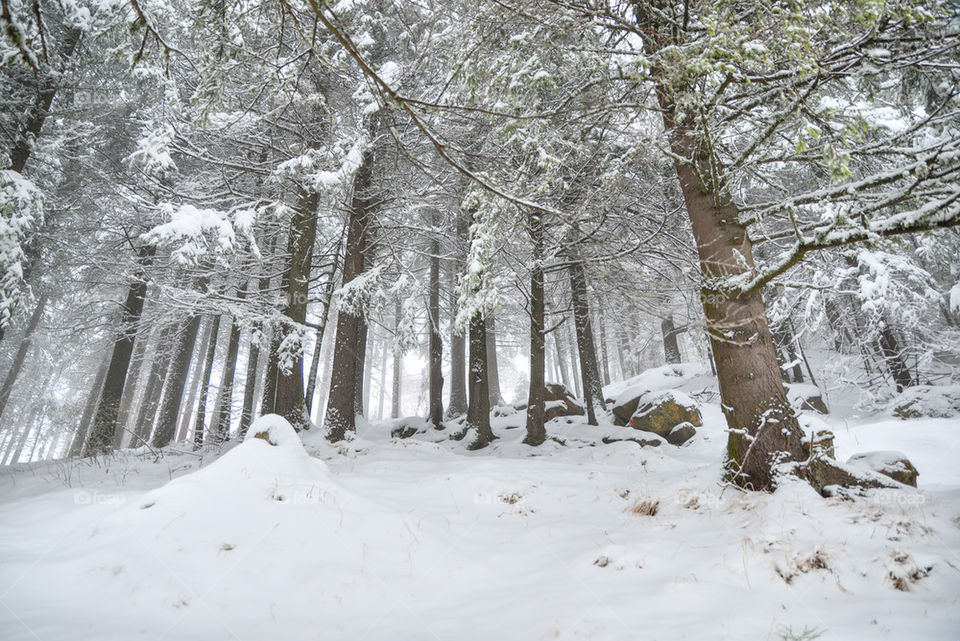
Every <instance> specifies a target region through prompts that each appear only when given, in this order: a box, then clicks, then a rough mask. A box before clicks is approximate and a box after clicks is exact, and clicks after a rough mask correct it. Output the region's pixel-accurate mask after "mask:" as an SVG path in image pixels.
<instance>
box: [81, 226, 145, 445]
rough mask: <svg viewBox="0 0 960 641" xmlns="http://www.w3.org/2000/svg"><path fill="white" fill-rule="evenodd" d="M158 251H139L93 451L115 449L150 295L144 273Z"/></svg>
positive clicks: (96, 420)
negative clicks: (145, 303) (132, 359)
mask: <svg viewBox="0 0 960 641" xmlns="http://www.w3.org/2000/svg"><path fill="white" fill-rule="evenodd" d="M155 253H156V248H155V247H154V246H153V245H145V246H143V247H141V248H140V249H139V251H138V258H137V263H138V269H137V271H138V273H137V274H135V276H134V280H133V282H131V283H130V286H129V288H128V289H127V299H126V301H125V302H124V304H123V316H122V318H121V320H120V334H119V337H118V338H117V340H116V342H115V343H114V344H113V355H112V356H111V357H110V367H109V368H108V369H107V378H106V381H104V384H103V393H101V395H100V401H99V402H98V403H97V413H96V414H95V415H94V418H93V429H92V431H91V432H90V437H89V438H88V439H87V441H88V443H87V449H88V451H89V453H90V454H94V455H96V454H104V453H106V452H109V451H111V450H112V449H113V443H114V436H115V434H116V431H117V417H118V414H119V411H120V401H121V400H122V398H123V388H124V386H125V385H126V382H127V370H128V369H129V368H130V357H131V356H132V355H133V342H134V341H135V340H136V336H137V333H136V326H137V324H138V323H139V322H140V315H141V313H142V312H143V301H144V299H145V297H146V295H147V281H146V280H145V278H144V272H145V271H146V268H147V267H148V266H149V265H150V263H151V262H152V261H153V256H154V254H155Z"/></svg>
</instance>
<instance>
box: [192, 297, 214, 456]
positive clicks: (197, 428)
mask: <svg viewBox="0 0 960 641" xmlns="http://www.w3.org/2000/svg"><path fill="white" fill-rule="evenodd" d="M220 318H221V316H220V314H217V315H216V316H214V317H213V320H212V321H211V323H212V324H211V326H210V338H208V339H207V350H206V354H204V357H203V372H202V373H201V374H200V378H199V382H200V401H199V402H198V403H197V415H196V418H195V419H194V422H193V447H194V448H195V449H198V448H200V447H202V446H203V437H204V427H205V426H206V421H207V397H208V396H209V395H210V375H211V374H212V373H213V359H214V358H216V355H217V339H218V337H219V335H220ZM187 407H189V405H188V406H187ZM214 424H216V423H214Z"/></svg>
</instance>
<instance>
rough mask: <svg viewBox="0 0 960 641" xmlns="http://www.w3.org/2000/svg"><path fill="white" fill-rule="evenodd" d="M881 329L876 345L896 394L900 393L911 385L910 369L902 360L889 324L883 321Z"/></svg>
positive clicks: (898, 345) (898, 344)
mask: <svg viewBox="0 0 960 641" xmlns="http://www.w3.org/2000/svg"><path fill="white" fill-rule="evenodd" d="M882 322H883V327H882V328H881V329H880V337H879V339H878V340H877V344H879V345H880V353H881V354H883V362H884V363H885V364H886V366H887V370H889V372H890V377H891V378H893V382H894V384H896V386H897V392H902V391H903V390H905V389H906V388H908V387H911V386H912V385H913V377H912V376H910V368H909V367H907V364H906V362H905V361H904V360H903V352H902V351H901V349H900V343H899V342H898V341H897V337H896V335H895V334H894V333H893V330H892V329H890V324H889V323H887V321H886V319H884V320H883V321H882Z"/></svg>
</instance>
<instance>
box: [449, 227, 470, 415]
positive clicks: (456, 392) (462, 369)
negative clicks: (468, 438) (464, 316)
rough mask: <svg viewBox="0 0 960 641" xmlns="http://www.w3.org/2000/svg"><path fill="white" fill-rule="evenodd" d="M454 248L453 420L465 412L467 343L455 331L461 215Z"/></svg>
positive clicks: (464, 233)
mask: <svg viewBox="0 0 960 641" xmlns="http://www.w3.org/2000/svg"><path fill="white" fill-rule="evenodd" d="M456 233H457V238H456V246H455V247H454V250H453V255H454V258H453V259H452V260H451V261H450V262H449V269H450V402H449V405H448V406H447V416H448V417H450V418H454V417H457V416H462V415H463V414H465V413H466V411H467V377H466V360H467V359H466V348H467V342H466V340H465V338H464V335H463V332H460V331H458V330H457V324H456V320H457V298H458V296H457V275H458V274H461V273H463V269H464V264H463V258H462V256H463V255H464V254H465V252H466V249H465V248H464V244H465V243H466V240H467V234H468V231H467V219H466V217H465V216H464V215H463V214H462V213H458V214H457V225H456Z"/></svg>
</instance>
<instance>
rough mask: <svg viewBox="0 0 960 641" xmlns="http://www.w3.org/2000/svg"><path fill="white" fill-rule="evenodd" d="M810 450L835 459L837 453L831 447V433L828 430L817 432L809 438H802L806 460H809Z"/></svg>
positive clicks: (832, 446)
mask: <svg viewBox="0 0 960 641" xmlns="http://www.w3.org/2000/svg"><path fill="white" fill-rule="evenodd" d="M811 446H812V447H811ZM811 450H812V451H813V452H814V453H816V452H822V453H823V454H826V455H827V456H829V457H830V458H837V452H836V449H835V448H834V445H833V432H831V431H830V430H817V431H816V432H814V433H813V436H812V437H811V438H804V439H803V451H804V453H806V455H807V458H810V453H811Z"/></svg>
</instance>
